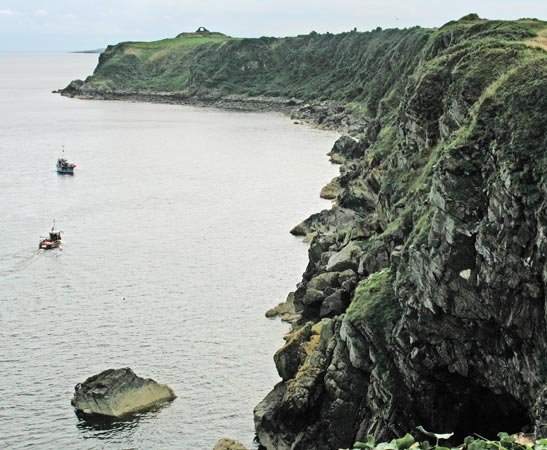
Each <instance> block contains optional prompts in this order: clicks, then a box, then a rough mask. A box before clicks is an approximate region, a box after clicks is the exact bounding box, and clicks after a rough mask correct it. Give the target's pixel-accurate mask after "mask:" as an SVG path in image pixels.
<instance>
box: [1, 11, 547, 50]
mask: <svg viewBox="0 0 547 450" xmlns="http://www.w3.org/2000/svg"><path fill="white" fill-rule="evenodd" d="M471 12H474V13H477V14H479V16H481V17H485V18H489V19H518V18H522V17H535V18H538V19H543V20H547V0H496V1H494V0H450V1H446V0H444V1H443V0H437V1H434V0H224V1H222V0H91V1H90V0H85V1H83V0H0V51H73V50H89V49H95V48H102V47H106V46H107V45H108V44H115V43H117V42H121V41H129V40H131V41H140V40H146V41H149V40H157V39H163V38H166V37H173V36H176V35H177V34H178V33H180V32H183V31H195V30H196V29H197V28H198V27H200V26H204V27H206V28H208V29H209V30H211V31H220V32H223V33H225V34H228V35H230V36H236V37H259V36H294V35H298V34H307V33H309V32H310V31H316V32H318V33H324V32H327V31H329V32H331V33H337V32H342V31H349V30H352V29H353V28H357V29H358V30H359V31H367V30H371V29H374V28H376V27H382V28H395V27H397V28H404V27H410V26H415V25H420V26H422V27H438V26H441V25H443V24H444V23H446V22H448V21H450V20H454V19H458V18H460V17H462V16H464V15H466V14H469V13H471Z"/></svg>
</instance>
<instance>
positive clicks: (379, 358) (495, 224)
mask: <svg viewBox="0 0 547 450" xmlns="http://www.w3.org/2000/svg"><path fill="white" fill-rule="evenodd" d="M529 25H532V26H534V27H535V26H536V25H537V26H538V27H541V26H543V24H540V23H537V24H535V23H527V22H526V23H524V22H523V23H521V24H516V23H510V24H509V23H499V22H475V21H472V22H466V21H463V22H459V23H455V24H448V25H446V26H445V27H443V28H441V29H440V30H438V31H437V32H436V33H434V34H433V35H432V37H431V38H430V40H429V41H428V44H427V46H425V47H424V50H423V53H422V61H421V62H420V64H419V65H418V66H416V68H415V70H413V73H412V75H411V76H409V77H408V78H406V79H405V80H404V84H405V88H404V94H403V95H402V96H401V97H400V98H398V100H397V102H396V103H397V104H398V106H397V107H396V108H395V109H394V110H392V111H388V112H386V113H385V114H383V115H378V116H376V117H375V118H373V119H372V120H371V121H370V122H369V123H368V124H367V126H366V127H365V129H364V132H363V133H362V135H360V136H359V137H358V140H357V141H355V140H351V139H348V138H342V139H341V140H340V141H339V142H338V143H337V144H336V145H335V147H334V149H333V152H332V153H333V154H334V155H337V157H338V159H342V160H345V162H344V163H343V165H342V170H341V176H340V178H339V184H340V187H341V193H340V194H339V195H338V197H337V204H338V206H337V207H334V208H333V209H332V210H330V211H324V212H322V213H321V214H319V215H317V216H313V217H312V218H310V219H308V220H307V221H305V222H304V223H303V224H301V225H299V226H298V227H296V228H295V230H293V231H294V232H295V233H297V234H309V233H311V235H313V238H312V241H311V247H310V252H309V254H310V262H309V265H308V268H307V269H306V272H305V273H304V276H303V281H302V283H301V284H300V285H299V286H298V289H297V290H296V292H295V294H294V304H295V307H296V310H297V311H299V312H300V313H301V315H302V318H301V320H300V324H304V323H307V322H308V321H310V322H312V323H315V324H316V325H314V327H315V328H316V329H317V330H320V331H317V333H315V334H314V333H313V332H310V334H309V336H306V337H307V339H304V338H302V339H301V340H302V342H301V343H300V348H302V349H304V350H305V352H302V351H300V352H298V351H297V350H296V349H295V347H296V345H294V344H290V343H289V344H287V345H286V346H285V347H284V348H283V349H281V350H280V351H279V352H278V354H277V355H276V363H277V365H278V369H279V373H280V375H281V376H282V377H283V382H281V383H280V384H278V385H277V386H276V387H275V388H274V390H273V391H272V392H271V393H270V394H269V395H268V397H267V398H266V399H265V400H264V401H263V402H262V403H261V404H260V405H258V407H257V408H256V411H255V422H256V426H257V431H258V436H259V440H260V442H261V443H262V444H263V445H264V446H265V447H267V448H268V449H309V448H320V449H337V448H347V447H348V446H351V445H352V443H353V442H354V441H355V440H363V441H365V440H366V438H365V436H366V435H367V434H373V435H375V436H376V437H377V438H379V439H391V438H393V437H394V436H397V435H399V436H401V435H403V434H404V433H406V432H407V431H409V430H411V429H413V428H414V427H415V426H417V425H423V426H425V427H426V428H429V429H434V430H439V431H454V432H455V433H456V440H457V439H463V437H465V436H466V435H468V434H472V433H478V434H480V435H484V436H495V434H496V433H497V432H498V431H500V430H507V431H510V432H516V431H520V430H528V431H532V430H533V428H534V426H537V430H538V432H539V433H540V434H541V433H545V428H544V423H543V422H544V413H542V412H541V411H543V408H544V407H543V403H542V402H543V400H542V391H543V389H544V383H545V364H546V362H547V359H546V356H547V355H546V353H545V351H546V345H547V329H546V327H545V325H546V324H545V301H546V295H545V286H546V281H547V266H546V262H545V254H546V250H547V241H546V230H547V229H546V224H547V221H546V219H547V216H546V188H547V186H546V180H547V179H546V170H547V165H546V163H547V161H546V157H547V125H546V123H545V114H546V113H547V55H546V54H545V52H543V51H538V50H533V49H532V48H530V47H528V46H526V45H524V44H522V43H521V42H520V41H521V40H526V39H530V37H527V35H526V34H527V30H530V29H529V28H527V27H528V26H529ZM312 344H313V346H312ZM310 347H311V348H310Z"/></svg>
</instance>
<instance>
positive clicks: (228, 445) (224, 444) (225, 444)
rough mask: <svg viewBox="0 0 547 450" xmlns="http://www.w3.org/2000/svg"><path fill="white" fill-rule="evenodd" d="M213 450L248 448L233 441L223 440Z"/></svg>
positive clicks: (241, 449)
mask: <svg viewBox="0 0 547 450" xmlns="http://www.w3.org/2000/svg"><path fill="white" fill-rule="evenodd" d="M213 450H247V447H245V446H244V445H243V444H242V443H241V442H237V441H234V440H233V439H228V438H222V439H221V440H219V441H218V442H217V443H216V445H215V447H214V448H213Z"/></svg>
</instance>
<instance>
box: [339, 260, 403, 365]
mask: <svg viewBox="0 0 547 450" xmlns="http://www.w3.org/2000/svg"><path fill="white" fill-rule="evenodd" d="M393 283H394V277H393V274H392V273H391V272H390V270H389V269H384V270H381V271H379V272H376V273H373V274H371V275H369V276H368V277H367V278H366V280H364V281H363V282H361V283H360V284H359V285H358V286H357V288H356V289H355V294H354V297H353V300H352V302H351V304H350V306H349V307H348V309H347V311H346V320H348V321H350V322H351V323H353V324H354V325H355V326H357V327H358V328H359V329H363V328H364V330H365V333H367V334H369V337H371V339H372V343H373V346H374V348H373V349H372V350H373V353H374V356H375V359H376V363H377V366H378V369H379V370H380V371H383V370H385V368H386V365H387V360H386V353H387V348H386V345H387V339H388V337H389V335H390V334H391V330H392V329H393V326H394V324H395V321H396V320H397V319H398V318H399V317H400V315H401V309H400V305H399V302H398V300H397V297H396V296H395V291H394V289H393Z"/></svg>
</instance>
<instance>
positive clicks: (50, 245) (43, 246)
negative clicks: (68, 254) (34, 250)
mask: <svg viewBox="0 0 547 450" xmlns="http://www.w3.org/2000/svg"><path fill="white" fill-rule="evenodd" d="M60 244H61V242H60V241H54V242H51V241H41V242H40V243H39V244H38V248H39V249H40V250H51V249H54V248H57V247H59V245H60Z"/></svg>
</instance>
